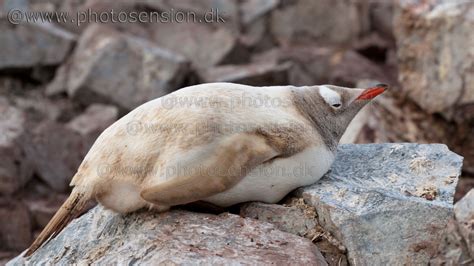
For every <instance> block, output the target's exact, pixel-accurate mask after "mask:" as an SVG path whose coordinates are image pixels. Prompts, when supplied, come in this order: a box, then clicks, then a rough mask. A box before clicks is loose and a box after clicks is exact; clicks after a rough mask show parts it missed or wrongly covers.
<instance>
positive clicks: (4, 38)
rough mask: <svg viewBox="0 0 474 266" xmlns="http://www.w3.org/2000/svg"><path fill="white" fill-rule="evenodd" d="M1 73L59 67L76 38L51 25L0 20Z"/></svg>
mask: <svg viewBox="0 0 474 266" xmlns="http://www.w3.org/2000/svg"><path fill="white" fill-rule="evenodd" d="M0 32H2V34H0V70H2V69H19V68H32V67H35V66H51V65H59V64H60V63H61V62H63V61H64V59H65V58H66V56H67V55H68V54H69V52H70V51H71V49H72V46H73V45H74V42H75V36H74V35H73V34H71V33H69V32H67V31H65V30H62V29H61V28H59V27H57V26H54V25H53V24H51V23H40V22H38V23H33V22H31V23H20V24H19V25H13V24H10V23H8V22H7V21H5V20H0Z"/></svg>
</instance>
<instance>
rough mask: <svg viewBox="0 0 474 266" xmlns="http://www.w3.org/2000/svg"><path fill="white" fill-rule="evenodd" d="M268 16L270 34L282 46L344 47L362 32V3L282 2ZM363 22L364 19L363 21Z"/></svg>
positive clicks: (310, 0)
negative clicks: (290, 44) (324, 45)
mask: <svg viewBox="0 0 474 266" xmlns="http://www.w3.org/2000/svg"><path fill="white" fill-rule="evenodd" d="M285 2H288V3H286V4H285V5H283V4H282V5H281V6H280V7H279V8H278V9H276V10H274V11H273V12H272V20H271V31H272V33H273V35H274V36H275V38H276V39H277V40H278V41H279V42H280V43H282V44H287V43H307V42H317V43H320V44H326V45H344V44H348V43H350V42H351V41H353V40H354V39H355V38H357V36H358V35H359V34H361V32H363V29H364V24H365V23H364V22H363V20H362V19H363V18H364V16H363V13H361V10H360V8H359V5H360V4H363V2H362V1H350V2H347V1H344V0H337V1H334V0H320V1H312V0H301V1H285ZM365 19H366V18H365Z"/></svg>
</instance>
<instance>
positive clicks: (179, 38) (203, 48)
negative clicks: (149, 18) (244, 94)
mask: <svg viewBox="0 0 474 266" xmlns="http://www.w3.org/2000/svg"><path fill="white" fill-rule="evenodd" d="M151 38H152V40H153V42H154V43H156V44H157V45H158V46H160V47H163V48H165V49H169V50H170V51H173V52H175V53H178V54H180V55H183V56H185V57H186V58H188V59H189V60H191V61H192V63H193V66H194V67H195V68H197V69H202V68H206V67H211V66H215V65H220V64H235V63H242V62H245V61H247V59H248V58H249V55H248V54H247V51H246V50H245V48H244V47H243V46H242V44H240V42H239V40H238V38H237V35H235V34H233V33H232V32H231V31H229V30H228V29H226V28H222V27H213V26H212V25H207V24H202V23H190V22H187V23H165V24H162V25H160V27H154V28H153V29H152V33H151ZM178 43H179V45H176V44H178Z"/></svg>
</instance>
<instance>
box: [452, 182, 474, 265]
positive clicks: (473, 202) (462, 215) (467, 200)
mask: <svg viewBox="0 0 474 266" xmlns="http://www.w3.org/2000/svg"><path fill="white" fill-rule="evenodd" d="M454 215H455V217H456V221H457V222H458V226H459V232H460V233H461V236H462V237H463V238H464V241H465V243H466V244H467V247H468V250H469V253H470V254H471V258H474V189H471V191H469V193H467V194H466V195H465V196H464V197H463V198H462V199H461V200H460V201H458V202H457V203H456V205H454Z"/></svg>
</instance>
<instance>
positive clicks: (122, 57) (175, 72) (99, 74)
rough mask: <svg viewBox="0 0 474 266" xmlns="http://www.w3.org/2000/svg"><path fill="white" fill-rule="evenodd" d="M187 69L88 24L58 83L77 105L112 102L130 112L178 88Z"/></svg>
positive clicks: (145, 45)
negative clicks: (62, 84) (63, 77)
mask: <svg viewBox="0 0 474 266" xmlns="http://www.w3.org/2000/svg"><path fill="white" fill-rule="evenodd" d="M188 70H189V65H188V62H187V61H186V60H185V58H183V57H181V56H179V55H176V54H173V53H171V52H169V51H167V50H164V49H161V48H159V47H156V46H154V45H153V44H152V43H150V42H148V41H146V40H143V39H140V38H136V37H133V36H130V35H126V34H121V33H119V32H117V31H114V30H112V29H110V28H108V27H106V26H101V25H92V26H90V27H89V28H88V29H87V30H86V31H85V32H84V33H83V34H82V35H81V38H80V40H79V44H78V46H77V48H76V50H75V52H74V55H73V57H72V60H71V66H70V68H69V71H66V72H67V78H66V79H63V80H67V85H66V87H67V90H68V94H69V95H70V96H71V97H73V98H74V99H75V100H77V101H79V102H81V103H84V104H90V103H94V102H102V103H113V104H116V105H118V106H119V107H120V108H122V109H125V110H130V109H133V108H135V107H137V106H138V105H140V104H142V103H144V102H146V101H148V100H151V99H154V98H157V97H160V96H162V95H164V94H167V93H169V92H172V91H173V90H176V89H178V88H180V87H181V85H182V83H183V81H184V79H185V77H186V75H187V74H188ZM61 78H62V77H58V79H61Z"/></svg>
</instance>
